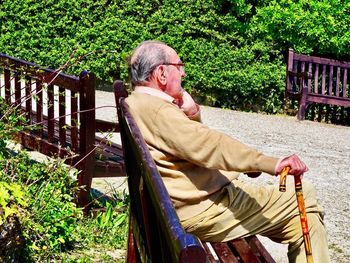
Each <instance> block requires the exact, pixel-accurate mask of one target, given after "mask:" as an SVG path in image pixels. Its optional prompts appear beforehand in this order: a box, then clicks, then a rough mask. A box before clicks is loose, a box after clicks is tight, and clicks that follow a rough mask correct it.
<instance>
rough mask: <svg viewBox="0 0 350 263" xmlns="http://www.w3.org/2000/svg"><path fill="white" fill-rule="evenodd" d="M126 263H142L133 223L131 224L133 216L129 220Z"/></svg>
mask: <svg viewBox="0 0 350 263" xmlns="http://www.w3.org/2000/svg"><path fill="white" fill-rule="evenodd" d="M126 262H127V263H137V262H141V260H140V258H139V256H138V252H137V247H136V244H135V238H134V232H133V229H132V223H131V214H130V218H129V233H128V251H127V259H126Z"/></svg>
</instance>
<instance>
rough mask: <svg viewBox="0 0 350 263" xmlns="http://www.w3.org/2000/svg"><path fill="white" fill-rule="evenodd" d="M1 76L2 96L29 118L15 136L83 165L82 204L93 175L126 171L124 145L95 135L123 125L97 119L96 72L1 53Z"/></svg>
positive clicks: (34, 147) (29, 145) (37, 148)
mask: <svg viewBox="0 0 350 263" xmlns="http://www.w3.org/2000/svg"><path fill="white" fill-rule="evenodd" d="M0 76H1V79H0V83H1V84H0V87H1V89H0V96H2V97H3V98H5V101H6V102H7V103H8V104H9V105H12V106H13V107H17V108H19V109H21V111H22V113H23V114H24V116H25V118H26V121H27V123H26V124H25V126H26V127H27V128H26V129H25V130H24V131H22V132H20V133H19V134H18V135H17V140H18V141H19V142H20V143H21V144H22V145H23V146H24V147H26V148H28V149H30V150H35V151H39V152H41V153H43V154H45V155H48V156H54V157H60V158H65V162H66V163H67V164H70V165H72V166H75V167H76V168H77V169H79V170H80V173H79V175H78V181H79V185H80V186H83V185H84V186H86V190H82V191H81V192H80V194H79V200H78V202H79V204H80V205H81V206H85V205H86V204H88V202H89V200H88V198H89V189H90V187H91V182H92V178H93V177H109V176H120V175H124V174H125V173H124V161H123V157H122V149H121V146H120V145H117V144H115V143H112V142H110V141H109V140H108V139H107V138H101V137H97V136H95V132H96V131H99V132H107V131H115V132H118V131H119V126H118V125H117V124H115V123H110V122H106V121H102V120H96V119H95V77H94V75H93V74H91V73H89V72H87V71H83V72H81V74H80V76H79V77H75V76H70V75H66V74H63V73H61V72H60V71H54V70H51V69H42V68H41V67H39V66H38V65H36V64H33V63H30V62H27V61H23V60H20V59H16V58H13V57H10V56H7V55H5V54H1V53H0ZM29 127H32V128H29ZM33 128H34V129H33Z"/></svg>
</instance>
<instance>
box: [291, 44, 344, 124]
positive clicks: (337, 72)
mask: <svg viewBox="0 0 350 263" xmlns="http://www.w3.org/2000/svg"><path fill="white" fill-rule="evenodd" d="M349 68H350V62H344V61H338V60H334V59H328V58H321V57H315V56H306V55H301V54H297V53H294V51H293V50H292V49H289V52H288V64H287V74H286V75H287V77H286V92H285V95H286V99H289V98H291V99H297V100H298V101H299V111H298V115H297V116H298V119H299V120H304V119H305V111H306V109H307V108H308V106H309V105H310V104H312V103H318V104H327V105H336V106H341V107H350V87H349V80H350V78H349V77H348V74H349V72H348V69H349ZM348 113H349V111H348ZM348 117H349V116H348Z"/></svg>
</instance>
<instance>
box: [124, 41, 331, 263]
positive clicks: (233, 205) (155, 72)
mask: <svg viewBox="0 0 350 263" xmlns="http://www.w3.org/2000/svg"><path fill="white" fill-rule="evenodd" d="M129 70H130V75H131V81H132V84H133V87H134V92H133V93H132V94H131V96H129V97H128V98H127V100H126V101H127V103H128V105H129V106H130V110H131V112H132V114H133V116H134V118H135V120H136V122H137V124H138V126H139V128H140V130H141V133H142V135H143V136H144V138H145V141H146V143H147V145H148V147H149V150H150V152H151V155H152V157H153V159H154V161H155V163H156V165H157V168H158V170H159V172H160V174H161V176H162V179H163V181H164V184H165V186H166V188H167V190H168V192H169V195H170V197H171V199H172V201H173V204H174V207H175V209H176V211H177V214H178V216H179V218H180V220H181V223H182V225H183V227H184V229H185V230H186V231H188V232H190V233H193V234H195V235H197V236H198V237H199V238H200V239H201V240H203V241H226V240H230V239H234V238H238V237H244V236H249V235H252V234H260V235H263V236H267V237H269V238H270V239H272V240H274V241H277V242H280V243H285V244H288V245H289V246H288V257H289V260H290V262H305V261H306V257H305V251H304V244H303V238H302V233H301V227H300V218H299V213H298V208H297V203H296V200H295V192H294V190H293V189H294V187H293V186H289V187H287V192H285V193H280V192H279V191H278V189H277V187H273V186H263V187H261V186H255V185H252V184H249V183H247V182H244V181H242V180H239V179H238V176H239V174H240V173H247V174H248V175H251V176H258V175H260V173H261V172H265V173H268V174H271V175H278V174H279V173H280V172H281V171H282V169H283V168H284V167H286V166H290V167H291V170H290V172H289V173H290V174H291V175H301V174H302V173H304V172H306V171H307V170H308V168H307V167H306V165H305V164H304V163H303V162H302V161H301V160H300V159H299V157H298V156H296V155H291V156H288V157H284V158H280V159H278V158H274V157H270V156H266V155H264V154H262V153H260V152H258V151H256V150H254V149H251V148H249V147H248V146H246V145H244V144H242V143H240V142H239V141H237V140H234V139H233V138H231V137H229V136H227V135H225V134H223V133H220V132H218V131H215V130H212V129H210V128H208V127H207V126H205V125H203V124H202V123H201V122H200V108H199V106H198V105H197V104H196V103H195V102H194V100H193V99H192V97H191V96H190V95H189V94H188V93H187V92H186V91H184V89H183V88H182V86H181V80H182V78H183V77H185V75H186V74H185V65H184V63H183V62H182V61H181V59H180V57H179V56H178V54H177V53H176V51H175V50H174V49H172V48H171V47H169V46H167V45H166V44H164V43H163V42H159V41H145V42H143V43H141V44H140V45H139V46H138V47H137V48H136V49H135V50H134V51H133V53H132V55H131V57H130V60H129ZM304 196H305V203H306V210H307V214H308V222H309V229H310V235H311V242H312V248H313V255H314V259H315V262H329V256H328V247H327V240H326V232H325V228H324V225H323V222H322V210H321V208H320V207H319V205H318V204H317V200H316V193H315V190H314V188H313V187H312V185H311V184H309V183H306V182H305V183H304Z"/></svg>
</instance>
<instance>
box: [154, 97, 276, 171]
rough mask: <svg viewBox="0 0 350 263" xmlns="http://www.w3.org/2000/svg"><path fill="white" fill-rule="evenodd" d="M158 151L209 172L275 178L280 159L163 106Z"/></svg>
mask: <svg viewBox="0 0 350 263" xmlns="http://www.w3.org/2000/svg"><path fill="white" fill-rule="evenodd" d="M153 125H154V132H155V133H156V136H155V138H157V141H155V142H153V143H154V144H155V145H156V146H157V148H159V149H160V150H163V151H166V152H168V153H169V154H171V155H174V156H176V157H177V158H180V159H185V160H187V161H189V162H192V163H195V164H197V165H199V166H203V167H206V168H210V169H220V170H226V171H237V172H252V171H262V172H266V173H269V174H274V169H275V166H276V164H277V160H278V159H277V158H274V157H269V156H266V155H264V154H262V153H260V152H258V151H256V150H254V149H252V148H250V147H248V146H246V145H245V144H243V143H241V142H239V141H237V140H235V139H233V138H231V137H229V136H228V135H226V134H224V133H221V132H218V131H215V130H213V129H210V128H209V127H207V126H206V125H204V124H202V123H200V122H197V121H192V120H190V119H189V118H188V117H187V116H186V115H185V114H184V113H183V112H182V111H181V110H179V109H178V108H177V107H174V106H172V105H171V104H168V103H164V104H163V105H162V107H160V108H159V109H158V111H157V113H156V116H155V118H154V123H153Z"/></svg>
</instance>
